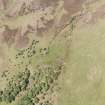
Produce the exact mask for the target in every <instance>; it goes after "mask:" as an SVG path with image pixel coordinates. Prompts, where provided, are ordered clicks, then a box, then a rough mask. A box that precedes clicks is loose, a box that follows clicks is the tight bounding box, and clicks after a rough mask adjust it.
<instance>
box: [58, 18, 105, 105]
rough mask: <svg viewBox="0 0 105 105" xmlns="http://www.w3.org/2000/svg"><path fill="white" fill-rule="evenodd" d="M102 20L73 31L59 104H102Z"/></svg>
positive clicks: (104, 46) (104, 81) (104, 30)
mask: <svg viewBox="0 0 105 105" xmlns="http://www.w3.org/2000/svg"><path fill="white" fill-rule="evenodd" d="M104 24H105V20H104V19H103V20H99V21H97V23H95V24H93V25H86V26H85V27H82V28H81V29H80V28H79V29H77V28H76V29H75V30H74V34H73V37H72V43H71V48H70V56H69V61H68V63H67V69H66V71H65V73H64V74H63V76H62V77H61V80H60V82H61V85H62V89H61V90H60V92H59V93H60V98H59V105H104V104H105V100H104V98H105V63H104V61H105V27H104Z"/></svg>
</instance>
